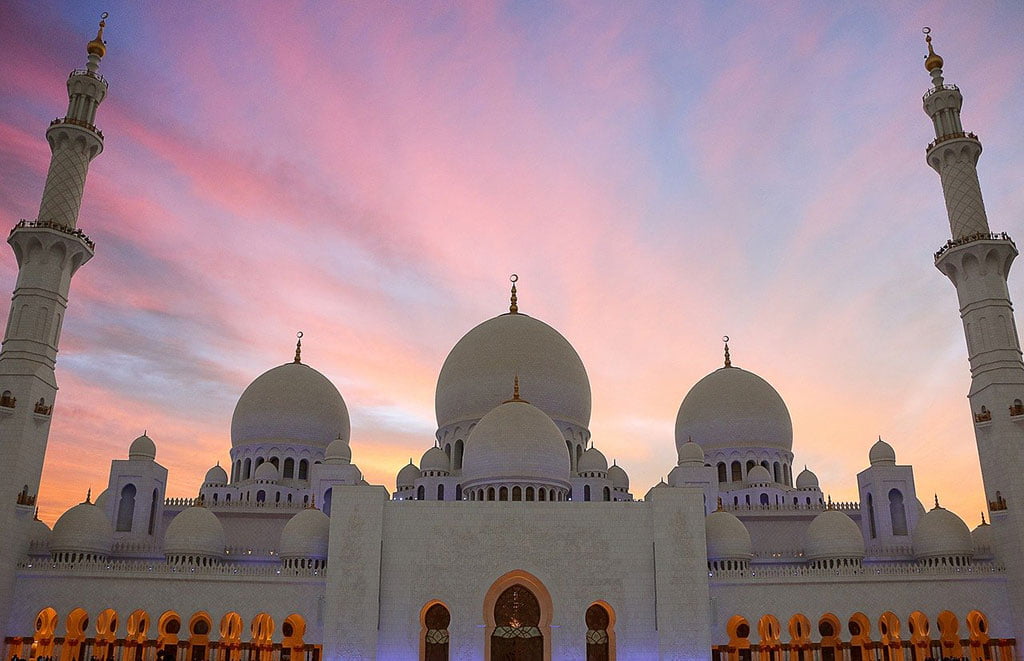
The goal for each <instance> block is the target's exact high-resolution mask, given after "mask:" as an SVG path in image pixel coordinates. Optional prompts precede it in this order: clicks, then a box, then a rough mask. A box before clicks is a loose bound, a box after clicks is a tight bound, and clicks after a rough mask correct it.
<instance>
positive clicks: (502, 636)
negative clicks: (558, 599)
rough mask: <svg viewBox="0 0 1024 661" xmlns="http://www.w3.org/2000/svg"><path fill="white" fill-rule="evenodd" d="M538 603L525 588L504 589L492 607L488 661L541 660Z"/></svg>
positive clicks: (542, 642) (541, 645)
mask: <svg viewBox="0 0 1024 661" xmlns="http://www.w3.org/2000/svg"><path fill="white" fill-rule="evenodd" d="M539 625H540V602H538V601H537V597H535V596H534V594H533V593H532V592H530V590H529V589H527V587H526V586H525V585H522V584H521V583H516V584H515V585H513V586H511V587H509V588H507V589H506V590H505V591H504V592H502V593H501V595H500V596H499V597H498V600H497V602H496V603H495V604H494V632H493V633H492V634H491V641H490V644H491V658H492V659H543V658H544V636H543V634H542V633H541V631H540V628H539Z"/></svg>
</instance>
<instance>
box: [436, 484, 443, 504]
mask: <svg viewBox="0 0 1024 661" xmlns="http://www.w3.org/2000/svg"><path fill="white" fill-rule="evenodd" d="M437 499H438V500H444V485H443V484H439V485H437Z"/></svg>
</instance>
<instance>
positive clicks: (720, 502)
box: [715, 496, 725, 512]
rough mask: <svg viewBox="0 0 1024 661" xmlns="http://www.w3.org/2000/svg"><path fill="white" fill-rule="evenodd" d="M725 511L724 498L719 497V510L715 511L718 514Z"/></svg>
mask: <svg viewBox="0 0 1024 661" xmlns="http://www.w3.org/2000/svg"><path fill="white" fill-rule="evenodd" d="M723 509H725V508H724V507H723V506H722V497H721V496H719V497H718V509H717V510H715V511H716V512H721V511H722V510H723Z"/></svg>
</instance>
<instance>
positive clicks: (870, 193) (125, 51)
mask: <svg viewBox="0 0 1024 661" xmlns="http://www.w3.org/2000/svg"><path fill="white" fill-rule="evenodd" d="M101 11H109V12H110V18H109V19H108V21H107V28H106V32H105V39H106V41H107V48H108V50H107V55H106V57H105V58H104V59H103V63H102V65H101V69H100V71H101V73H102V74H103V75H104V76H105V77H106V78H107V79H108V81H109V83H110V89H109V93H108V96H107V98H106V100H105V101H104V102H103V104H102V105H101V106H100V108H99V112H98V114H97V120H96V123H97V126H99V128H100V129H101V130H102V131H103V132H104V135H105V136H106V137H105V150H104V152H103V154H101V155H100V156H99V157H98V158H96V159H95V160H94V161H93V163H92V166H91V168H90V171H89V177H88V181H87V184H86V192H85V198H84V202H83V205H82V210H81V214H80V217H79V223H78V225H79V227H80V228H82V229H84V230H85V231H86V232H87V233H88V234H89V236H90V237H91V238H92V239H93V240H94V241H95V242H96V256H95V258H94V259H93V260H92V261H91V262H89V263H88V264H87V265H86V266H85V267H83V268H82V269H81V270H80V271H79V272H78V274H77V275H76V276H75V279H74V282H73V283H72V288H71V294H70V300H71V303H70V307H69V310H68V314H67V317H66V321H65V323H64V330H63V336H62V339H61V347H60V355H59V358H58V364H57V378H58V382H59V384H60V392H59V395H58V399H57V406H56V410H55V412H54V416H53V422H52V428H51V434H50V440H49V446H48V451H47V456H46V464H45V467H44V471H43V481H42V486H41V492H40V516H41V518H43V519H44V520H46V521H48V522H50V523H52V522H53V521H54V520H55V519H56V518H57V517H58V516H59V515H60V513H61V512H63V511H64V510H65V509H67V508H68V507H70V506H71V505H73V504H75V503H77V502H81V501H82V500H83V499H84V497H85V491H86V489H87V488H88V487H90V486H91V487H92V489H93V493H94V494H95V493H97V492H98V491H100V490H102V489H103V488H105V486H106V482H107V475H108V470H109V462H110V460H111V459H115V458H125V457H126V455H127V449H128V445H129V444H130V443H131V441H132V439H134V438H135V437H136V436H138V435H139V434H141V433H142V432H143V431H144V430H145V431H147V432H148V434H149V435H150V436H151V437H152V438H153V439H154V440H155V441H156V443H157V447H158V452H157V460H158V461H159V462H160V463H161V464H162V465H164V466H166V467H167V468H168V469H169V473H170V476H169V485H168V495H169V496H192V495H195V494H196V493H197V491H198V488H199V485H200V483H201V480H202V477H203V475H204V474H205V472H206V470H207V469H208V468H209V467H210V466H212V465H214V463H216V462H217V461H220V463H221V464H223V465H227V464H228V463H229V450H230V420H231V413H232V410H233V408H234V405H235V402H236V401H237V399H238V397H239V395H240V394H241V392H242V391H243V390H244V389H245V387H246V385H247V384H248V383H250V382H251V381H252V380H253V379H255V378H256V377H257V376H258V375H259V374H261V373H262V372H264V371H266V370H267V369H270V368H272V367H274V366H276V365H279V364H281V363H284V362H288V361H289V360H290V359H291V357H292V354H293V351H294V342H295V333H296V331H299V330H301V331H303V332H304V334H305V336H304V339H303V358H304V362H306V363H307V364H309V365H311V366H313V367H315V368H316V369H318V370H319V371H321V372H322V373H324V374H325V375H326V376H327V377H328V378H330V379H331V380H332V381H333V382H334V383H335V385H337V387H338V389H339V390H340V392H341V393H342V394H343V396H344V398H345V401H346V403H347V405H348V408H349V411H350V415H351V419H352V442H351V446H352V451H353V461H354V462H355V463H357V464H358V465H359V467H360V468H361V469H362V471H363V473H364V475H365V477H366V479H367V480H368V481H369V482H371V483H374V484H384V485H386V486H387V487H388V488H389V489H392V488H393V487H394V479H395V474H396V472H397V471H398V469H399V468H401V466H402V465H403V464H405V463H406V462H407V461H408V459H409V457H413V458H415V459H416V460H417V461H418V458H419V456H420V455H421V454H422V453H423V452H424V451H425V450H426V449H427V448H429V447H430V446H431V445H432V444H433V433H434V431H435V429H436V420H435V419H434V407H433V397H434V388H435V385H436V379H437V374H438V372H439V370H440V368H441V365H442V363H443V361H444V359H445V357H446V355H447V353H448V351H449V350H450V349H451V347H452V346H454V345H455V343H456V342H457V341H458V339H459V338H460V337H461V336H462V335H463V334H465V333H466V332H467V331H469V330H470V329H471V328H472V327H473V326H475V325H476V324H478V323H480V322H481V321H484V320H485V319H488V318H490V317H493V316H495V315H497V314H500V313H502V312H504V311H506V310H507V305H508V277H509V274H511V273H517V274H518V275H519V283H518V289H519V306H520V310H521V311H522V312H524V313H526V314H529V315H531V316H534V317H536V318H538V319H541V320H543V321H545V322H546V323H548V324H550V325H551V326H553V327H554V328H556V329H557V330H559V332H561V333H562V334H563V335H564V336H565V337H566V338H567V339H568V340H569V341H570V342H571V343H572V344H573V345H574V347H575V348H576V350H577V352H578V353H579V354H580V356H581V358H582V360H583V362H584V364H585V365H586V368H587V371H588V374H589V376H590V380H591V387H592V390H593V415H592V418H591V424H590V429H591V432H592V434H593V440H594V443H595V445H596V447H598V448H599V449H601V450H602V451H603V452H604V454H605V455H606V456H607V457H608V458H609V459H615V460H616V461H617V462H618V463H619V464H620V465H622V466H624V467H625V468H626V470H627V471H628V472H629V474H630V477H631V483H632V491H633V493H634V494H635V495H636V496H637V497H643V495H644V494H645V493H646V491H647V490H648V489H649V488H650V487H651V486H653V485H654V484H655V483H657V482H658V480H659V479H661V478H662V477H664V476H666V475H667V474H668V472H669V471H670V470H671V468H672V467H673V466H674V465H675V462H676V453H675V444H674V438H673V435H674V421H675V415H676V411H677V410H678V407H679V404H680V402H681V401H682V399H683V397H684V396H685V395H686V393H687V391H688V390H689V388H690V387H691V386H692V385H693V384H694V383H696V382H697V381H698V380H699V379H700V378H701V377H703V376H704V375H705V374H707V373H708V372H710V371H712V370H714V369H716V368H718V367H720V366H721V362H722V346H721V338H722V336H723V335H729V336H730V337H731V338H732V341H731V342H730V347H731V350H732V359H733V363H734V364H735V365H737V366H740V367H743V368H745V369H748V370H750V371H753V372H755V373H757V374H759V375H761V376H762V377H764V378H765V379H766V380H768V381H769V382H770V383H771V384H773V385H774V387H775V388H776V389H777V390H778V391H779V393H780V394H781V395H782V397H783V398H784V400H785V401H786V403H787V405H788V407H789V410H790V414H791V416H792V419H793V428H794V443H793V452H794V453H795V455H796V459H795V461H794V463H795V467H796V468H797V469H798V470H799V469H800V468H802V467H803V465H804V464H806V465H807V466H809V467H810V468H811V469H812V470H813V471H815V472H816V473H817V475H818V477H819V480H820V482H821V485H822V489H823V490H824V491H825V492H826V493H828V494H830V495H831V496H832V498H833V499H835V500H855V499H856V498H857V482H856V473H857V472H859V471H860V470H862V469H864V468H866V467H867V465H868V462H867V452H868V449H869V448H870V446H871V445H872V443H874V441H875V440H876V439H877V438H878V437H879V436H880V435H881V436H882V437H883V438H885V439H886V440H887V441H888V442H889V443H891V444H892V445H893V447H894V448H895V449H896V453H897V459H898V462H899V463H901V464H903V463H907V464H912V465H913V466H914V474H915V478H916V485H917V494H918V497H919V498H920V500H921V501H922V502H924V503H926V504H930V503H931V501H932V496H933V494H938V497H939V499H940V500H941V502H942V504H943V506H945V507H947V508H949V509H952V510H954V511H956V512H957V513H958V514H960V515H961V516H962V517H963V518H964V519H965V521H967V523H968V524H969V525H971V526H973V525H975V524H977V523H978V521H979V519H980V512H981V511H982V510H983V509H984V495H983V492H982V488H981V475H980V470H979V467H978V460H977V449H976V445H975V442H974V433H973V428H972V424H971V415H970V410H969V407H968V403H967V400H966V397H965V396H966V393H967V389H968V387H969V371H968V365H967V359H966V349H965V343H964V339H963V329H962V326H961V324H960V321H959V313H958V306H957V301H956V296H955V291H954V289H953V287H952V285H951V284H950V283H949V282H948V281H947V280H946V279H945V277H944V276H942V275H941V274H940V273H939V272H938V271H937V270H936V269H935V268H934V266H933V263H932V259H933V258H932V254H933V252H934V251H935V250H937V249H938V248H939V247H940V246H941V245H942V244H943V243H944V242H945V240H946V239H947V238H948V236H949V227H948V222H947V218H946V213H945V209H944V206H943V198H942V192H941V188H940V185H939V179H938V176H937V175H936V174H935V173H934V172H933V171H932V170H931V169H930V168H928V166H927V165H926V164H925V160H924V149H925V147H926V146H927V144H928V143H929V142H930V141H931V140H932V139H933V138H934V134H933V133H932V128H931V122H930V120H929V118H928V117H927V116H926V115H925V114H924V113H923V111H922V109H921V101H920V99H921V95H922V94H923V93H924V92H925V91H926V90H927V88H928V86H929V83H930V79H929V77H928V75H927V73H926V72H925V70H924V67H923V58H924V55H925V53H926V50H925V45H924V40H923V35H922V34H921V28H922V27H923V26H926V25H927V26H930V27H931V28H932V35H933V37H934V39H935V41H934V44H935V47H936V50H937V51H938V52H939V53H940V54H941V55H942V56H943V57H944V58H945V61H946V65H945V67H944V71H945V75H946V82H948V83H955V84H957V85H959V86H960V88H961V89H962V91H963V93H964V98H965V101H964V110H963V124H964V126H965V128H966V129H967V130H969V131H974V132H976V133H977V134H978V135H979V137H980V139H981V140H982V143H983V144H984V147H985V151H984V154H983V155H982V157H981V160H980V163H979V166H978V169H979V176H980V178H981V182H982V188H983V192H984V198H985V203H986V206H987V210H988V216H989V222H990V225H991V227H992V229H993V230H994V231H1006V232H1008V233H1010V234H1011V235H1021V234H1022V233H1021V231H1020V225H1021V221H1022V219H1024V187H1022V186H1021V185H1020V174H1019V173H1020V165H1021V162H1020V155H1021V153H1024V132H1022V131H1021V130H1020V127H1021V126H1022V125H1024V77H1022V76H1021V75H1020V62H1021V60H1022V58H1024V5H1022V4H1020V3H1017V2H1002V3H997V2H982V3H975V4H972V5H971V7H970V10H969V11H968V10H967V8H966V7H965V5H963V3H956V2H905V3H890V2H865V3H830V2H758V3H755V2H707V3H662V2H635V3H634V2H631V3H621V2H610V1H609V2H596V1H595V2H589V1H588V2H573V3H552V2H546V1H539V0H536V1H535V0H524V1H521V2H513V3H499V2H495V3H486V2H469V3H465V4H462V3H447V2H446V3H436V4H433V3H399V2H395V3H381V2H346V3H320V2H309V3H296V2H273V3H270V2H235V3H231V2H218V3H169V2H165V3H137V2H128V1H127V0H109V1H107V2H103V3H97V2H92V1H91V0H90V1H74V2H72V1H67V2H54V3H39V2H30V1H29V0H13V1H9V2H5V3H4V10H3V12H2V20H0V41H2V43H4V44H5V49H4V51H5V60H6V65H5V66H4V67H2V68H0V86H2V89H3V90H4V94H2V95H0V154H2V156H0V218H3V219H4V220H5V222H7V223H9V224H10V225H13V224H14V223H15V222H17V220H18V219H20V218H34V217H35V214H36V212H37V210H38V205H39V199H40V196H41V193H42V188H43V183H44V181H45V174H46V169H47V165H48V162H49V150H48V148H47V145H46V141H45V139H44V132H45V129H46V127H47V125H48V123H49V120H50V119H52V118H53V117H56V116H58V115H61V116H62V115H63V114H64V111H65V109H66V104H67V96H66V90H65V86H64V83H65V79H66V77H67V74H68V72H69V71H70V70H71V69H73V68H76V67H81V66H83V65H84V64H85V44H86V42H87V41H88V40H89V39H91V38H92V37H93V36H94V35H95V30H96V21H97V19H98V16H99V14H100V12H101ZM15 277H16V264H15V260H14V257H13V254H12V253H10V252H6V253H4V251H0V282H6V283H8V286H9V287H10V288H11V289H13V285H14V281H15ZM1022 291H1024V279H1022V278H1021V276H1020V275H1018V274H1016V273H1011V279H1010V292H1011V296H1012V297H1013V298H1014V299H1015V300H1018V301H1019V300H1022V299H1024V296H1022Z"/></svg>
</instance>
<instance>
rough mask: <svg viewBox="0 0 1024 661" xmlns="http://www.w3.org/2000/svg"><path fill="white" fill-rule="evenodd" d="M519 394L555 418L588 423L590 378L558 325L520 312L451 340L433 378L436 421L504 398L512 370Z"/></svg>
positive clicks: (484, 409) (473, 415) (474, 413)
mask: <svg viewBox="0 0 1024 661" xmlns="http://www.w3.org/2000/svg"><path fill="white" fill-rule="evenodd" d="M516 374H518V375H519V381H520V383H521V384H522V388H523V398H524V399H526V400H528V401H529V402H530V403H531V404H533V405H534V406H536V407H537V408H539V409H540V410H541V411H543V412H544V413H546V414H547V415H548V416H550V417H551V418H552V419H553V420H557V421H559V422H568V423H572V424H575V425H577V426H579V427H583V428H586V427H587V425H589V424H590V379H588V378H587V371H586V369H584V367H583V361H581V360H580V357H579V355H578V354H577V353H576V350H575V349H573V348H572V345H571V344H569V342H568V341H566V339H565V338H564V337H562V336H561V335H560V334H559V333H558V331H556V330H555V329H554V328H552V327H551V326H548V325H547V324H545V323H544V322H542V321H538V320H536V319H534V318H533V317H529V316H527V315H525V314H503V315H501V316H498V317H495V318H493V319H489V320H487V321H485V322H483V323H482V324H480V325H479V326H477V327H476V328H474V329H473V330H471V331H469V332H468V333H466V335H465V336H463V338H462V339H461V340H459V342H458V343H457V344H456V345H455V347H454V348H453V349H452V350H451V353H449V354H448V357H447V358H446V359H445V361H444V366H443V367H442V368H441V373H440V375H439V376H438V379H437V392H436V395H435V400H434V404H435V409H436V413H437V425H438V427H445V426H447V425H450V424H452V423H456V422H460V421H464V420H478V419H480V418H482V417H483V416H485V415H486V414H487V413H488V412H489V411H491V410H492V409H493V408H495V407H496V406H498V405H499V404H501V403H502V402H503V401H505V400H506V399H508V396H509V390H510V387H511V385H512V377H513V375H516Z"/></svg>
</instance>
